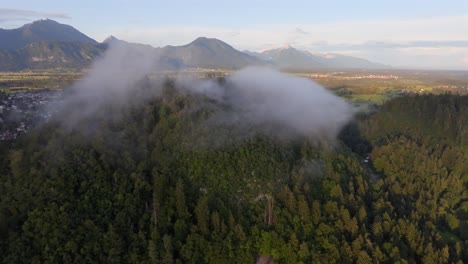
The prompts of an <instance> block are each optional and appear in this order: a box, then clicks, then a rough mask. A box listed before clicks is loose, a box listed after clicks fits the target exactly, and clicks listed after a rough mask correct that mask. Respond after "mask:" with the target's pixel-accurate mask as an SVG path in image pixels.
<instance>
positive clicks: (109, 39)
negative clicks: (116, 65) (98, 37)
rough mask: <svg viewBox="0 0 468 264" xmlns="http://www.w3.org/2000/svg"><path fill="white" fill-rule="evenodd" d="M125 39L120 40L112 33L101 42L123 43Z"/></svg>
mask: <svg viewBox="0 0 468 264" xmlns="http://www.w3.org/2000/svg"><path fill="white" fill-rule="evenodd" d="M123 42H125V41H123V40H120V39H118V38H116V37H114V36H112V35H110V36H108V37H107V38H106V39H104V41H102V43H106V44H116V43H123Z"/></svg>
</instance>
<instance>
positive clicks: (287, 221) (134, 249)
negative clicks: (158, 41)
mask: <svg viewBox="0 0 468 264" xmlns="http://www.w3.org/2000/svg"><path fill="white" fill-rule="evenodd" d="M145 89H152V88H151V87H145ZM132 96H135V97H139V96H141V94H139V93H138V92H136V93H135V94H133V95H132ZM145 98H146V99H145V101H144V103H139V104H131V105H130V106H128V107H127V108H125V109H119V110H118V111H116V109H112V108H105V109H106V110H105V111H107V112H108V114H112V115H111V116H110V117H109V116H105V115H99V116H89V117H87V118H86V119H83V120H81V121H80V122H81V125H85V124H87V126H86V127H87V129H85V130H84V129H81V128H79V127H64V126H63V125H61V123H60V122H59V121H51V122H49V123H48V124H44V125H42V126H41V127H39V128H37V129H36V130H34V131H31V132H30V133H28V134H27V135H24V136H23V137H21V138H20V139H19V140H18V141H17V142H15V143H14V144H12V145H8V146H7V145H4V146H1V148H0V155H1V157H0V164H1V168H0V177H1V178H0V192H1V193H2V195H1V196H0V254H1V256H2V258H1V262H3V263H22V262H33V263H42V262H48V263H83V262H87V263H253V262H255V261H256V259H258V258H262V259H264V260H270V259H273V260H274V261H276V262H278V263H379V262H383V263H396V262H399V261H400V262H403V263H404V262H406V263H456V262H457V261H459V260H463V261H465V262H466V261H468V253H467V252H468V249H467V246H466V242H465V241H466V240H468V194H467V192H466V189H467V187H468V179H467V172H468V156H467V149H466V146H467V144H466V141H465V140H466V138H467V137H466V133H467V125H468V123H467V122H463V121H464V120H466V118H467V117H468V111H467V107H466V106H467V105H468V97H467V96H454V95H442V96H435V95H427V96H415V97H404V98H397V99H394V100H392V101H390V102H388V103H386V104H385V105H384V106H383V107H382V109H381V110H379V111H378V112H376V113H374V114H372V115H370V116H365V117H362V118H361V119H360V120H358V121H357V123H356V124H354V126H353V125H350V126H348V127H347V129H345V130H344V131H343V132H342V134H341V137H340V138H342V141H338V142H336V143H335V144H326V143H318V142H314V141H313V140H312V139H307V138H296V139H294V140H285V139H283V138H278V137H275V136H274V135H270V134H265V133H256V134H253V136H249V137H244V138H239V136H240V134H239V133H240V132H242V131H239V129H236V127H222V126H209V125H207V124H209V123H207V122H205V121H206V120H209V118H210V117H211V116H213V115H214V113H216V111H219V109H220V108H221V107H222V106H219V105H216V103H214V102H212V101H211V100H209V99H208V98H204V97H203V96H199V95H198V96H197V95H190V94H187V93H184V92H181V91H179V90H178V89H175V87H174V86H173V83H171V82H168V83H166V84H165V86H164V88H163V90H162V95H161V96H158V97H150V98H147V97H145ZM65 112H66V111H65ZM423 128H424V129H427V131H422V130H421V129H423ZM251 129H252V130H253V131H255V129H256V128H255V127H251ZM216 139H223V141H222V142H221V143H225V144H219V142H216ZM226 139H231V140H230V141H229V142H225V141H227V140H226ZM360 150H364V151H360ZM366 151H370V156H371V163H372V161H373V162H374V165H375V168H373V166H372V165H367V164H366V163H365V162H363V161H362V159H363V157H360V156H359V155H358V154H357V152H359V153H362V154H367V153H366ZM375 175H378V177H375Z"/></svg>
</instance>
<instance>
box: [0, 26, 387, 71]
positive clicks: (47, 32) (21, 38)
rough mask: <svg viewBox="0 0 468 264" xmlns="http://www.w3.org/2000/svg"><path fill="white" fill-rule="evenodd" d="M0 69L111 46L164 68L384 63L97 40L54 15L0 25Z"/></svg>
mask: <svg viewBox="0 0 468 264" xmlns="http://www.w3.org/2000/svg"><path fill="white" fill-rule="evenodd" d="M0 40H1V41H0V71H18V70H25V69H50V68H86V67H89V66H90V64H91V63H92V62H93V61H94V60H95V59H96V58H98V57H100V56H102V55H103V54H104V52H105V51H106V49H107V48H108V47H109V46H110V45H114V44H118V45H129V46H134V47H138V48H140V49H142V48H143V49H145V51H146V52H150V53H153V54H155V55H157V56H155V57H157V58H159V61H158V65H159V66H160V68H163V69H170V70H173V69H183V68H207V69H239V68H242V67H245V66H249V65H269V66H274V67H279V68H293V69H331V68H336V69H342V68H353V69H382V68H388V66H386V65H382V64H378V63H373V62H370V61H368V60H365V59H361V58H356V57H351V56H344V55H339V54H312V53H310V52H308V51H302V50H298V49H295V48H294V47H292V46H289V45H288V46H286V47H282V48H277V49H271V50H266V51H263V52H251V51H243V52H242V51H239V50H237V49H235V48H233V47H232V46H230V45H229V44H227V43H225V42H223V41H221V40H219V39H214V38H206V37H199V38H197V39H195V40H194V41H192V42H191V43H189V44H187V45H183V46H165V47H157V48H154V47H152V46H150V45H143V44H137V43H129V42H126V41H123V40H119V39H117V38H115V37H113V36H110V37H108V38H107V39H106V40H104V41H103V42H102V43H99V42H97V41H96V40H94V39H92V38H90V37H88V36H86V35H85V34H83V33H81V32H80V31H78V30H77V29H75V28H73V27H72V26H69V25H65V24H60V23H58V22H56V21H53V20H49V19H46V20H39V21H35V22H33V23H30V24H26V25H24V26H22V27H20V28H17V29H0Z"/></svg>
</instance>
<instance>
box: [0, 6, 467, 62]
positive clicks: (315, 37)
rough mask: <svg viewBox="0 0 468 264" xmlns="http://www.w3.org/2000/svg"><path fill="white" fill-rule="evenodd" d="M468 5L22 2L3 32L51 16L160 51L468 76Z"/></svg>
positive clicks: (4, 13) (0, 22)
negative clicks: (225, 49) (316, 59)
mask: <svg viewBox="0 0 468 264" xmlns="http://www.w3.org/2000/svg"><path fill="white" fill-rule="evenodd" d="M467 10H468V3H459V2H457V1H445V2H444V3H439V2H437V1H419V0H417V1H412V2H411V3H409V2H405V1H401V0H398V1H393V2H392V3H374V2H372V1H369V0H363V1H354V2H352V3H351V2H344V1H328V2H327V3H313V2H312V3H309V2H305V1H293V2H289V3H270V2H267V1H263V0H262V1H249V2H247V1H237V2H235V3H223V5H222V6H221V5H220V4H219V3H216V2H214V1H211V0H210V1H204V2H202V3H197V2H194V1H173V2H171V3H169V2H162V1H144V0H142V1H134V2H131V1H127V0H119V1H112V2H111V1H100V2H99V3H95V2H91V1H84V2H80V3H69V2H67V3H60V2H55V1H52V0H48V1H41V2H35V1H32V0H19V1H15V2H10V3H8V4H7V3H5V4H4V5H3V7H2V8H0V28H7V29H8V28H17V27H20V26H22V25H23V24H26V23H30V22H32V21H34V20H38V19H44V18H50V19H53V20H56V21H58V22H60V23H64V24H68V25H71V26H73V27H75V28H76V29H78V30H80V31H81V32H83V33H85V34H86V35H88V36H90V37H92V38H94V39H96V40H98V41H102V40H104V39H105V38H106V37H108V36H109V35H113V36H115V37H117V38H119V39H123V40H126V41H129V42H137V43H143V44H150V45H152V46H155V47H160V46H165V45H184V44H187V43H189V42H191V41H192V40H194V39H195V38H197V37H200V36H205V37H210V38H218V39H221V40H223V41H225V42H227V43H229V44H230V45H232V46H233V47H234V48H236V49H238V50H250V51H259V50H263V49H268V48H275V47H279V46H283V45H285V44H290V45H292V46H293V47H295V48H297V49H300V50H306V51H310V52H329V53H338V54H343V55H350V56H355V57H359V58H364V59H368V60H370V61H373V62H377V63H382V64H387V65H391V66H393V67H395V68H421V69H447V70H468V36H465V34H464V32H467V31H468V11H467Z"/></svg>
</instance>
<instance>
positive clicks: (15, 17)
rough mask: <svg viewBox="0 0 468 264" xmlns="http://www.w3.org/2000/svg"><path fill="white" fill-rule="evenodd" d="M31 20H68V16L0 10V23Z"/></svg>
mask: <svg viewBox="0 0 468 264" xmlns="http://www.w3.org/2000/svg"><path fill="white" fill-rule="evenodd" d="M31 18H33V19H34V18H70V16H69V15H67V14H65V13H54V12H39V11H33V10H25V9H11V8H0V23H5V22H15V21H24V20H30V19H31Z"/></svg>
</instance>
